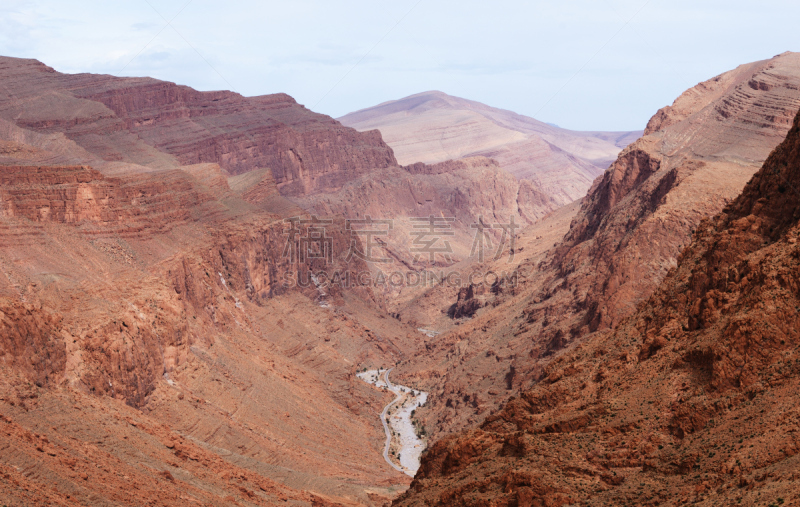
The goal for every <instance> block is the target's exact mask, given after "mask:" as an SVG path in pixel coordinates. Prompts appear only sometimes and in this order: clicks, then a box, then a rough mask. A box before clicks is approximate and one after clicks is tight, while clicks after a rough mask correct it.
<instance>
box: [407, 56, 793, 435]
mask: <svg viewBox="0 0 800 507" xmlns="http://www.w3.org/2000/svg"><path fill="white" fill-rule="evenodd" d="M798 61H800V55H798V54H794V53H787V54H783V55H779V56H777V57H775V58H773V59H771V60H767V61H763V62H756V63H753V64H749V65H744V66H741V67H739V68H738V69H736V70H734V71H731V72H729V73H726V74H724V75H722V76H720V77H718V78H714V79H712V80H710V81H708V82H706V83H702V84H700V85H698V86H697V87H695V88H694V89H692V90H690V91H688V92H686V93H685V94H683V95H682V96H681V97H680V98H679V99H678V100H677V101H676V103H675V105H674V106H673V107H672V108H671V109H666V110H662V112H661V113H659V115H658V116H659V117H664V118H667V117H669V118H671V119H670V120H669V121H666V120H663V118H662V120H663V121H662V120H659V121H656V122H654V123H651V128H650V129H649V130H648V135H646V136H644V137H643V138H641V139H639V140H637V141H636V142H634V143H633V144H631V145H630V146H629V147H627V148H626V149H625V150H623V151H622V153H621V154H620V156H619V158H618V159H617V161H616V162H615V163H614V164H613V165H612V166H611V167H610V168H609V170H608V171H606V173H605V174H604V175H603V176H602V177H601V178H599V179H598V180H597V181H596V182H595V184H594V186H593V188H592V190H591V191H590V193H589V194H588V195H587V197H586V198H585V199H584V200H583V202H582V204H581V209H580V210H579V211H578V212H577V214H576V215H575V217H574V219H573V221H572V225H571V227H570V230H569V232H568V233H567V234H566V235H565V236H564V238H563V240H562V241H559V242H557V243H555V244H552V246H553V248H552V249H551V250H550V252H549V254H548V255H547V256H546V258H545V259H543V260H539V259H536V260H531V261H527V262H523V263H522V264H521V265H520V266H519V268H518V269H517V272H518V279H519V280H520V284H519V285H518V286H517V287H516V288H515V289H514V290H513V291H505V292H503V291H498V294H497V297H496V298H495V299H494V300H493V301H488V302H487V304H485V309H482V310H480V311H478V312H477V313H476V316H475V318H474V319H472V320H471V321H468V322H465V323H462V324H461V325H460V326H458V327H457V328H454V329H453V330H452V331H451V332H449V333H447V334H443V335H440V336H439V337H437V340H435V341H432V343H430V344H429V354H428V355H427V356H425V357H418V358H415V359H414V360H413V361H411V362H409V364H408V365H407V366H404V367H405V368H407V369H408V370H409V371H412V372H413V375H412V376H413V377H415V378H416V379H418V381H422V382H427V383H428V387H429V391H430V392H431V393H432V395H431V407H432V409H431V411H430V412H429V414H430V415H423V418H425V419H426V424H427V426H428V427H429V428H440V430H439V431H442V432H443V433H444V432H447V431H449V430H451V429H455V428H463V427H464V426H465V425H467V424H470V423H473V424H474V423H477V422H478V421H479V418H482V417H485V414H486V413H488V412H490V411H491V410H492V409H494V408H495V407H496V406H497V403H498V402H499V401H501V400H502V399H503V398H504V396H507V395H508V394H512V393H514V392H516V391H517V390H518V389H520V388H521V387H522V388H524V387H527V386H529V385H530V384H531V383H532V382H534V381H535V380H536V379H537V378H539V376H540V375H541V371H542V370H541V369H542V368H543V367H544V366H545V365H546V364H547V363H548V362H549V361H550V360H551V359H552V357H553V355H554V354H557V353H558V352H559V351H561V350H563V349H564V348H568V347H571V346H574V345H575V344H577V343H579V342H580V340H582V338H583V337H585V336H586V335H587V334H589V333H592V332H597V331H602V330H607V329H612V328H613V327H615V326H616V325H618V324H619V323H620V322H621V321H622V320H623V319H625V318H626V317H628V316H630V315H631V314H632V313H633V312H634V311H635V309H636V307H637V305H639V304H641V303H642V302H643V301H645V300H646V299H647V298H648V297H649V295H650V294H652V292H653V290H654V289H655V288H656V287H657V286H658V284H659V282H660V281H661V280H662V279H663V278H664V276H666V274H667V272H668V271H669V270H670V269H672V268H674V267H675V266H676V265H677V259H678V255H679V253H680V252H681V250H682V249H683V248H684V247H685V246H686V245H688V244H689V242H690V240H691V234H692V231H694V230H695V229H696V228H697V227H698V226H699V224H700V222H701V221H702V220H703V219H704V218H708V217H710V216H713V215H715V214H716V213H719V212H720V211H721V210H722V209H723V208H724V207H725V205H726V204H728V203H729V202H731V201H732V200H733V199H734V198H735V197H736V196H737V195H738V194H739V193H740V192H741V191H742V189H743V188H744V185H745V184H746V182H747V181H748V180H749V179H750V177H751V176H752V175H753V174H754V173H755V172H756V171H757V170H758V168H759V167H760V166H761V164H762V163H763V161H764V160H765V159H766V157H767V156H768V155H769V153H770V151H771V150H773V149H774V148H775V147H776V146H777V145H778V144H779V143H780V142H781V140H782V139H783V138H785V136H786V133H787V132H788V131H789V128H790V127H791V121H792V119H793V117H794V115H795V114H796V113H797V110H798V108H800V92H799V91H798V90H800V73H798V68H800V67H798ZM753 83H767V84H765V85H763V86H762V85H758V86H755V85H753ZM665 115H666V116H665ZM455 302H456V299H455V297H454V298H453V299H452V300H451V301H448V302H447V306H449V305H451V304H453V303H455ZM442 306H443V307H444V306H446V305H444V304H443V305H442ZM423 379H424V380H423ZM434 414H435V415H434ZM432 431H437V430H432ZM443 433H439V435H441V434H443Z"/></svg>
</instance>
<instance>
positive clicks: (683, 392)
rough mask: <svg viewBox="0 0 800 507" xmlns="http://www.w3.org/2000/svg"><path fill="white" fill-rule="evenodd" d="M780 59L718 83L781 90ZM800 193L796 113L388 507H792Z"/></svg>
mask: <svg viewBox="0 0 800 507" xmlns="http://www.w3.org/2000/svg"><path fill="white" fill-rule="evenodd" d="M790 58H792V56H791V55H783V56H781V57H779V58H778V59H776V60H774V61H772V62H771V63H768V64H767V65H766V66H764V64H759V65H758V67H760V68H761V69H765V68H766V69H769V70H768V71H763V70H762V72H764V74H761V75H760V76H758V77H760V78H761V79H757V78H749V79H746V76H745V77H744V78H743V76H742V75H741V74H739V75H738V76H737V75H736V74H733V75H731V74H728V75H724V76H722V77H721V78H720V79H718V80H716V81H715V82H719V81H723V80H729V81H728V84H729V85H730V84H731V83H732V82H735V81H736V80H741V81H740V82H742V81H743V83H744V85H745V87H746V88H744V87H742V88H739V89H738V90H737V91H739V92H745V91H746V89H750V90H758V89H765V88H766V89H771V90H775V89H776V88H777V84H788V80H786V79H778V78H777V76H776V74H777V73H776V72H775V70H776V69H779V68H780V63H784V62H785V61H786V60H789V59H790ZM752 69H753V68H752V67H750V69H748V71H747V73H748V74H749V73H750V72H751V71H752ZM768 76H771V77H773V79H772V80H770V79H768V78H767V77H768ZM731 78H738V79H731ZM763 82H765V83H766V84H765V85H761V84H759V83H763ZM701 86H706V87H709V86H710V83H709V84H706V85H701ZM747 93H748V94H750V93H751V92H747ZM687 95H689V96H691V95H692V93H689V94H687ZM687 95H684V96H683V97H682V99H679V101H678V102H676V106H673V108H675V109H676V108H677V107H678V106H679V105H680V103H681V102H682V100H683V99H685V98H686V97H687ZM737 95H738V94H737ZM720 96H723V95H721V94H720ZM738 96H740V97H741V96H742V95H738ZM751 97H752V94H751ZM703 102H706V104H708V102H707V101H703ZM712 103H713V102H712ZM726 103H727V104H730V105H733V104H736V103H735V102H733V101H726ZM752 103H758V105H759V106H763V107H765V108H766V104H765V102H762V101H761V100H758V101H755V100H754V101H753V102H752ZM738 104H739V105H741V104H742V102H741V101H740V102H738ZM701 111H702V109H701ZM714 111H720V106H719V105H717V106H716V107H715V108H714ZM727 111H730V110H727ZM751 111H752V109H751ZM669 113H670V110H669V109H668V110H667V111H666V112H665V113H661V114H664V115H667V118H666V121H664V120H660V119H659V118H658V116H657V117H656V119H654V121H652V122H651V125H653V124H654V123H656V122H659V123H660V127H662V128H664V130H662V131H661V132H663V134H662V135H663V139H665V140H668V139H669V127H665V125H668V124H669V123H670V121H675V122H674V123H672V125H679V124H680V123H679V122H680V120H674V119H673V120H670V119H669V116H668V115H669ZM696 114H697V112H694V113H690V114H687V115H685V116H684V120H683V121H685V120H686V119H691V118H692V116H694V115H696ZM712 117H713V116H712ZM778 117H779V118H782V117H783V115H779V116H778ZM723 118H725V117H724V116H718V117H717V118H716V119H717V120H718V121H724V120H723ZM727 118H730V116H728V117H727ZM727 118H726V119H727ZM739 125H740V126H742V127H744V128H747V127H752V124H750V123H740V124H739ZM733 126H736V123H734V125H733ZM759 126H761V127H763V126H764V125H763V123H762V124H760V125H759ZM695 127H696V130H695V131H697V130H702V128H699V129H697V127H701V125H699V124H695ZM651 131H652V129H651ZM706 132H709V130H706ZM756 132H757V131H756ZM751 133H752V132H751ZM765 134H766V135H771V133H770V131H767V132H765ZM748 145H749V146H741V145H733V144H732V145H729V147H728V149H729V150H731V151H738V152H741V150H742V149H743V148H744V149H748V148H750V149H752V146H753V144H752V143H748ZM718 148H719V145H717V149H718ZM798 189H800V115H798V116H797V117H796V118H795V119H794V126H793V127H792V129H791V131H790V132H789V133H788V137H787V138H786V139H785V141H784V142H783V143H782V144H781V145H780V146H779V147H778V148H777V149H776V150H775V151H774V152H773V153H772V154H771V155H770V156H769V158H768V159H767V160H766V162H765V163H764V165H763V167H762V168H761V169H760V171H759V172H758V173H757V174H756V175H755V176H754V177H753V178H752V179H751V180H750V181H749V183H748V184H747V185H746V187H745V188H744V190H743V192H742V193H741V195H739V196H738V197H737V198H736V199H735V200H733V202H731V203H730V204H728V205H726V206H725V207H724V209H723V210H722V211H721V213H719V214H718V215H716V216H715V217H713V218H712V219H709V220H704V221H702V222H701V223H700V224H699V226H698V228H697V230H696V231H695V232H694V234H693V235H692V237H691V240H690V242H689V244H688V247H687V248H686V249H685V250H684V251H683V252H682V253H681V254H680V257H679V259H678V262H677V266H675V267H674V268H672V269H671V270H670V272H669V273H668V275H667V276H666V277H665V279H664V280H663V281H662V283H660V285H659V286H658V288H657V289H656V290H655V292H654V293H653V294H652V295H651V296H650V297H649V298H648V299H647V300H646V301H645V302H644V304H643V305H642V306H641V307H640V308H639V309H638V310H637V311H636V312H635V313H634V314H633V315H632V316H631V317H630V318H628V319H625V320H623V321H622V323H621V324H620V325H618V326H617V327H616V328H615V329H614V330H607V331H601V332H597V333H594V334H592V335H591V336H590V337H589V338H588V339H587V340H586V341H585V342H584V343H582V344H581V345H579V346H578V347H575V348H574V349H572V350H570V351H568V352H566V353H563V354H557V356H556V357H555V358H554V360H553V361H552V362H551V363H550V364H549V365H548V366H547V367H546V368H545V369H544V370H543V371H542V373H541V375H540V376H539V378H538V381H537V383H536V384H535V386H534V387H533V388H532V389H530V390H526V391H525V392H523V393H522V394H521V395H520V396H519V397H518V398H515V399H513V400H511V401H510V402H509V403H507V404H506V405H505V406H504V407H503V409H502V410H501V411H499V412H498V413H496V414H492V415H490V416H489V417H487V418H486V420H485V422H484V423H483V424H482V425H481V426H480V427H479V428H476V429H474V430H470V431H468V432H465V433H462V434H458V435H454V436H451V437H448V438H445V439H443V440H441V441H439V442H437V443H436V444H435V445H434V446H433V447H432V448H431V449H430V450H429V452H428V453H427V455H426V456H425V457H424V459H423V466H422V469H421V470H420V472H419V474H418V475H417V477H416V478H415V480H414V483H413V484H412V486H411V489H410V490H409V491H408V492H407V493H405V494H404V495H403V497H402V498H401V499H400V500H398V501H397V502H396V503H395V505H487V504H489V503H491V505H499V506H510V505H550V506H560V505H574V504H582V505H583V504H585V505H627V504H637V505H684V504H687V503H691V504H694V505H740V504H741V505H794V504H796V503H798V502H800V496H799V495H800V493H799V491H800V490H798V487H797V484H798V479H800V476H798V472H797V471H798V469H800V462H798V452H800V445H799V444H798V440H797V432H798V431H800V414H798V408H797V404H796V403H795V397H796V393H797V389H798V388H799V387H800V355H799V352H800V311H798V310H800V246H799V245H798V236H799V235H800V191H798ZM594 202H595V204H594V205H595V206H596V205H597V204H596V203H597V201H596V200H595V201H594ZM589 207H591V205H589V206H587V208H589ZM582 229H583V230H587V228H586V226H585V225H584V226H583V227H582ZM573 232H575V231H574V230H573ZM574 236H575V234H572V235H571V237H574Z"/></svg>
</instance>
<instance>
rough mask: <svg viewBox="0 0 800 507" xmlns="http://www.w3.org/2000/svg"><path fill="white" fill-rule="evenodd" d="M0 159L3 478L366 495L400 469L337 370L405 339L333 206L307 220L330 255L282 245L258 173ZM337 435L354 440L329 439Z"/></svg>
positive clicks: (248, 498)
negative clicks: (320, 217)
mask: <svg viewBox="0 0 800 507" xmlns="http://www.w3.org/2000/svg"><path fill="white" fill-rule="evenodd" d="M0 173H1V174H0V179H1V180H2V190H0V200H1V201H2V213H0V312H2V315H1V316H0V317H1V318H0V407H1V408H2V412H3V416H4V417H5V419H3V422H2V424H3V425H4V427H5V428H6V432H5V433H3V435H4V436H3V437H2V444H0V445H2V446H3V448H5V449H9V448H13V449H14V451H13V452H10V453H3V459H2V460H0V470H2V473H3V474H4V475H3V476H4V477H5V478H6V480H5V481H0V482H2V483H3V485H2V486H0V488H2V496H3V498H7V499H9V500H13V501H15V502H20V503H29V502H30V501H32V499H37V498H38V499H48V501H51V502H61V503H64V504H81V503H86V502H87V501H89V500H88V498H89V497H90V496H91V495H101V496H102V497H103V498H112V499H113V498H122V496H124V491H125V490H126V489H127V488H128V487H129V486H130V481H133V482H134V483H136V484H140V485H142V488H141V489H140V490H139V491H137V493H136V494H135V495H134V498H135V501H141V502H147V501H151V500H152V499H153V498H155V497H154V495H155V494H156V492H157V491H162V492H167V493H163V494H166V495H167V496H165V497H163V498H164V499H163V501H162V503H165V504H173V505H180V504H182V503H185V502H186V501H188V500H187V498H193V499H195V500H197V501H203V502H206V503H212V504H215V503H216V504H225V503H230V502H232V501H238V502H242V503H244V504H253V505H272V504H274V503H275V502H277V501H281V500H282V499H287V500H291V501H295V502H298V504H299V505H312V504H321V505H327V504H331V505H332V504H340V503H341V502H342V501H343V500H342V498H343V497H347V498H349V499H350V500H348V501H352V502H354V503H355V504H362V505H372V504H376V503H378V504H380V503H382V502H384V501H386V500H387V499H389V498H390V497H391V495H392V493H391V488H392V487H394V486H396V485H400V484H403V482H404V481H406V479H404V478H403V477H400V478H398V477H397V476H396V475H395V474H394V472H393V470H391V469H390V468H389V467H388V465H385V463H384V462H383V461H382V459H381V454H380V449H379V446H380V442H382V433H381V432H380V427H376V425H375V420H374V413H375V412H379V411H380V407H381V406H382V405H383V404H385V401H384V400H383V398H382V396H381V395H380V393H377V392H372V391H370V390H369V388H368V387H365V388H364V389H360V388H361V387H362V386H361V385H360V384H359V383H358V382H359V381H357V380H355V377H354V375H353V374H354V372H355V369H356V366H357V365H360V364H362V363H364V364H368V365H371V364H391V363H393V362H396V360H397V358H399V357H402V356H404V355H406V354H410V353H411V351H412V350H414V349H415V348H416V339H417V333H414V332H413V330H412V329H411V328H409V327H407V326H403V325H401V324H400V323H398V322H397V321H395V320H394V319H387V318H386V315H385V314H384V313H383V312H382V311H381V310H380V306H379V304H378V303H376V302H375V300H374V297H373V295H372V291H371V290H370V288H369V287H366V286H363V285H360V284H359V282H358V277H357V276H354V273H356V272H360V271H364V270H366V269H367V268H366V267H365V266H364V265H363V262H361V261H359V260H358V259H350V260H346V259H345V258H346V254H347V252H348V251H349V249H350V247H351V245H352V241H353V238H352V236H351V235H350V233H349V231H346V230H345V226H344V222H343V221H342V220H333V221H331V222H330V223H328V224H326V225H325V239H326V243H325V245H326V248H327V251H328V253H329V255H327V256H324V257H321V256H311V255H307V256H298V255H297V254H298V252H299V249H300V248H302V247H301V246H299V245H294V249H295V251H294V254H295V255H294V256H291V255H287V250H286V249H287V240H288V238H289V236H288V234H287V227H288V224H287V223H286V222H285V220H284V218H286V215H283V214H275V213H274V212H269V211H266V209H267V208H269V209H273V210H276V209H280V208H279V207H276V206H273V205H271V204H270V205H267V204H269V203H267V204H265V202H266V201H270V202H272V201H274V200H275V199H278V200H280V199H282V198H281V197H280V196H277V189H276V187H275V184H274V181H273V180H272V179H271V178H266V179H264V178H262V179H258V178H255V179H254V180H253V181H255V182H256V184H255V186H248V185H244V186H242V187H239V186H237V185H236V183H237V181H236V180H233V179H232V181H233V183H234V185H233V187H231V186H230V185H228V183H227V179H226V178H225V177H223V176H224V174H223V173H221V172H220V169H219V167H217V166H214V165H204V166H192V167H185V168H184V170H169V171H157V172H151V173H143V174H134V175H125V176H106V175H104V174H102V173H101V172H99V171H96V170H94V169H92V168H91V167H88V166H3V167H0ZM262 176H263V175H262ZM221 177H222V178H221ZM253 188H255V189H257V190H256V191H254V192H252V194H248V189H250V190H252V189H253ZM245 196H249V197H250V200H251V201H253V202H252V203H251V202H248V201H247V200H245ZM273 204H274V203H273ZM290 211H292V212H295V211H298V210H297V209H296V208H293V209H290ZM301 213H302V211H301ZM290 216H292V215H290ZM300 218H303V219H308V220H310V219H311V217H310V216H308V215H306V214H301V215H300ZM356 239H357V238H356ZM333 272H337V273H339V276H340V277H341V279H342V280H347V283H344V282H343V284H340V285H335V284H329V283H326V282H325V279H326V277H323V276H322V275H321V273H333ZM311 273H313V274H314V275H319V276H320V278H322V279H323V281H322V282H320V283H319V284H318V283H316V282H315V281H314V278H313V277H312V276H311ZM332 278H333V276H332V275H331V276H327V280H330V279H332ZM263 393H269V396H268V397H266V398H265V397H264V396H265V395H264V394H263ZM45 421H46V422H45ZM130 421H134V422H135V424H134V423H132V422H130ZM137 421H138V422H137ZM295 421H301V422H299V423H295ZM42 425H44V426H42ZM131 425H133V426H131ZM103 428H105V429H103ZM253 428H259V429H258V431H256V430H254V429H253ZM101 433H102V434H101ZM343 435H350V436H349V437H347V438H348V439H349V440H350V441H351V442H355V443H354V445H353V447H342V448H340V449H339V450H333V451H332V450H331V449H330V448H329V443H330V442H331V441H337V439H340V438H342V436H343ZM87 439H88V440H87ZM89 442H92V444H91V445H92V446H94V447H92V448H91V450H90V451H87V450H86V449H87V448H85V446H84V444H86V445H89ZM164 442H166V443H164ZM286 442H292V445H291V448H289V449H287V448H285V446H286ZM136 449H139V450H141V452H142V453H143V455H139V454H137V456H139V457H135V456H133V454H136V453H138V452H139V451H137V450H136ZM364 449H370V450H372V452H369V453H368V457H367V458H366V459H365V457H364ZM131 453H133V454H131ZM331 453H333V455H332V454H331ZM231 456H235V457H234V458H231ZM370 457H372V458H373V460H372V462H371V463H370ZM240 459H242V460H244V461H238V460H240ZM234 461H235V463H234ZM140 462H143V463H146V466H143V467H140V466H139V465H137V464H136V463H140ZM93 463H99V464H100V465H101V468H99V469H96V470H95V469H93V468H92V466H93V465H92V464H93ZM336 463H344V464H345V465H344V466H343V468H341V469H339V468H338V467H339V465H336ZM31 467H36V468H38V469H41V470H42V473H39V474H37V475H36V477H32V476H29V475H25V472H24V470H27V469H28V468H31ZM382 467H385V468H386V470H383V469H382ZM275 470H281V472H280V473H277V472H275ZM166 472H169V473H166ZM376 472H377V475H376ZM287 473H288V475H287ZM118 474H123V475H126V476H127V477H128V478H129V480H128V481H120V480H119V479H118V478H117V477H118ZM189 474H191V475H189ZM224 474H228V475H227V477H228V478H227V479H226V478H225V475H224ZM327 474H330V476H332V477H334V478H329V477H328V475H327ZM220 477H222V479H221V478H220ZM235 477H238V478H239V479H236V480H232V479H231V478H235ZM335 477H347V480H346V481H344V482H343V481H341V480H339V479H335ZM351 480H352V481H356V482H357V483H359V484H369V486H363V485H359V486H353V485H349V484H348V483H346V482H347V481H351ZM312 483H313V484H314V485H312V486H309V484H312ZM146 484H150V485H151V486H152V487H150V486H148V487H145V486H144V485H146ZM153 488H156V489H153ZM187 488H188V490H187ZM209 488H211V490H212V491H217V493H209V492H208V491H209ZM301 490H302V491H301ZM186 491H190V493H189V495H188V496H186V493H185V492H186ZM181 495H183V496H181Z"/></svg>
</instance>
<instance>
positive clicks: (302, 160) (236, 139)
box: [0, 58, 396, 195]
mask: <svg viewBox="0 0 800 507" xmlns="http://www.w3.org/2000/svg"><path fill="white" fill-rule="evenodd" d="M0 79H2V81H3V84H4V87H5V89H6V90H7V94H6V95H5V96H3V97H0V118H3V119H4V120H6V121H9V122H12V123H13V124H14V125H16V126H17V127H20V128H22V129H26V130H28V131H33V132H36V133H39V134H59V133H62V134H64V135H66V137H67V138H68V139H69V140H71V141H73V142H74V143H76V144H77V145H78V146H79V147H81V148H83V149H84V150H85V151H86V152H87V153H90V154H91V156H93V157H96V159H98V161H102V162H103V163H101V164H98V163H96V162H97V161H95V160H87V161H85V162H91V163H92V164H93V165H97V166H98V167H99V169H101V170H104V171H105V170H109V171H110V170H111V169H112V168H114V167H117V166H119V165H121V164H122V165H125V164H127V165H129V166H133V165H134V164H135V165H137V166H140V168H139V169H138V170H141V167H142V166H146V167H149V168H158V169H168V168H175V167H177V166H178V165H192V164H200V163H217V164H219V165H220V166H221V167H222V168H224V169H225V170H227V171H228V172H230V173H232V174H240V173H244V172H248V171H251V170H254V169H258V168H270V169H271V170H272V173H273V176H274V179H275V181H276V183H277V185H278V186H279V188H280V189H281V192H282V193H283V194H285V195H305V194H309V193H313V192H316V191H320V190H328V191H329V190H332V189H336V188H338V187H340V186H341V185H342V184H344V183H345V182H346V181H349V180H351V179H353V178H354V177H356V176H358V175H361V174H364V173H368V172H370V171H372V170H374V169H380V168H385V167H389V166H393V165H396V161H395V159H394V155H393V154H392V150H391V149H390V148H389V147H388V146H386V145H385V144H384V143H383V141H382V140H381V136H380V133H378V132H366V133H359V132H356V131H355V130H353V129H350V128H347V127H343V126H342V125H341V124H339V123H338V122H336V121H335V120H333V119H331V118H329V117H327V116H323V115H319V114H316V113H313V112H311V111H309V110H308V109H306V108H304V107H303V106H301V105H299V104H297V103H296V102H295V101H294V99H292V98H291V97H289V96H288V95H285V94H276V95H269V96H263V97H253V98H245V97H242V96H241V95H238V94H236V93H232V92H198V91H195V90H193V89H191V88H188V87H185V86H178V85H175V84H173V83H167V82H163V81H158V80H155V79H149V78H115V77H111V76H99V75H91V74H77V75H67V74H60V73H58V72H55V71H54V70H53V69H51V68H49V67H47V66H45V65H44V64H42V63H39V62H37V61H35V60H19V59H15V58H2V59H0ZM107 168H108V169H107Z"/></svg>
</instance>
